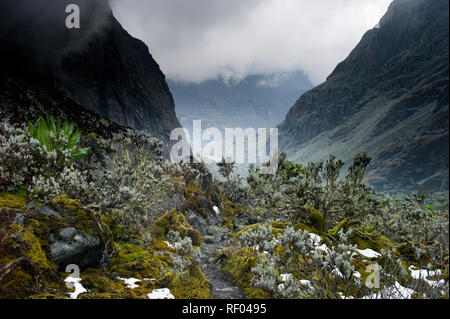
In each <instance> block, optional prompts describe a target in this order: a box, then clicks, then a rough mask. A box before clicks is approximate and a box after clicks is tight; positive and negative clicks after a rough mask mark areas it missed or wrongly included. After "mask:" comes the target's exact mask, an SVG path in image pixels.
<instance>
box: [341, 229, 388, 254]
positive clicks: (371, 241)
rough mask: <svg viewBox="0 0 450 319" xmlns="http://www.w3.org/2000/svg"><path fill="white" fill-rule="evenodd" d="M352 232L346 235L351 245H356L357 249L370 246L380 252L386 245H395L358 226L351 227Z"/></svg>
mask: <svg viewBox="0 0 450 319" xmlns="http://www.w3.org/2000/svg"><path fill="white" fill-rule="evenodd" d="M351 230H352V232H351V234H350V236H349V237H348V240H349V242H350V243H351V244H352V245H356V246H358V248H359V249H367V248H370V249H372V250H374V251H377V252H380V251H381V250H382V249H383V248H386V247H388V246H389V247H395V246H396V245H395V243H393V242H391V241H389V240H388V239H387V238H386V237H384V236H378V235H376V234H373V233H369V232H367V231H365V230H363V229H361V228H359V227H355V228H351Z"/></svg>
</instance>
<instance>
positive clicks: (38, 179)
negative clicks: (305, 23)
mask: <svg viewBox="0 0 450 319" xmlns="http://www.w3.org/2000/svg"><path fill="white" fill-rule="evenodd" d="M162 155H163V145H162V143H161V142H160V141H159V140H157V139H154V138H152V137H151V136H149V135H148V134H147V133H144V132H138V131H134V130H131V129H130V130H127V131H124V132H122V133H116V134H113V135H112V137H102V136H99V135H97V134H94V133H90V132H83V130H82V129H78V130H77V129H76V128H75V127H74V126H73V125H72V124H69V123H63V124H61V123H59V122H57V121H55V120H54V119H52V118H47V119H43V118H42V119H40V120H39V121H38V122H37V123H36V124H35V125H33V124H28V125H23V127H17V126H12V125H10V124H8V123H7V122H2V124H1V127H0V192H1V193H0V298H67V297H69V296H70V295H69V293H73V287H74V286H70V285H68V286H66V285H65V284H64V279H65V278H66V277H67V276H68V273H66V272H65V271H66V270H67V268H66V267H67V265H71V264H75V265H78V266H79V267H80V270H81V274H79V277H80V279H81V284H82V287H84V288H85V289H86V290H87V291H84V293H82V294H80V295H79V296H78V295H77V296H78V297H79V298H147V297H150V296H147V295H148V294H149V293H152V292H153V293H155V292H157V291H159V290H158V289H165V288H168V289H169V290H170V293H171V294H172V295H173V296H174V297H175V298H210V297H211V286H212V285H214V283H213V282H210V281H209V280H208V278H207V277H206V275H205V272H204V265H203V264H204V263H205V262H208V261H205V259H204V247H205V245H207V244H208V242H211V241H216V243H217V244H220V246H222V248H221V249H219V250H217V252H216V256H215V260H214V261H213V262H214V263H218V264H220V265H221V267H222V269H223V271H224V272H226V273H227V274H228V276H229V280H230V281H232V282H233V283H234V284H235V285H236V286H238V287H239V288H240V289H241V290H242V292H243V293H244V295H245V296H246V297H248V298H363V297H366V298H448V263H449V261H448V200H447V197H446V196H447V195H446V194H428V195H427V196H424V195H421V194H408V195H406V196H404V198H398V197H396V198H393V197H390V196H389V195H386V194H377V193H375V192H374V191H373V190H372V189H371V188H370V187H369V186H367V185H366V184H365V183H364V176H365V172H366V168H367V166H368V164H369V163H370V161H371V159H370V157H369V155H367V154H359V155H357V156H356V157H355V159H354V161H353V163H352V164H351V165H349V167H348V169H347V172H341V171H342V170H343V167H344V163H343V162H342V161H340V160H338V159H336V158H334V157H330V158H329V160H327V161H325V162H319V163H309V164H307V165H300V164H294V163H291V162H289V161H287V160H286V155H285V154H280V158H279V163H278V169H277V171H276V174H274V175H261V174H259V171H260V167H257V166H251V167H250V170H249V174H248V176H247V178H246V180H245V181H244V180H243V179H242V178H241V177H239V176H237V175H235V174H234V173H233V164H229V163H226V162H225V161H224V162H222V163H220V164H219V172H220V173H221V174H222V175H223V178H221V179H213V178H212V177H211V175H210V173H209V172H208V170H207V169H206V167H205V165H203V164H192V165H191V164H174V163H171V162H169V161H167V160H165V159H163V157H162ZM217 234H223V236H222V237H220V236H219V237H218V239H217ZM214 236H215V237H214ZM377 271H379V280H378V279H377V277H376V276H374V274H376V273H377ZM130 278H131V279H134V280H135V282H139V284H138V285H135V286H133V285H131V286H130V284H127V282H128V281H127V279H130ZM372 279H373V280H372ZM378 281H379V284H380V286H379V287H377V283H378ZM77 296H74V295H72V297H77Z"/></svg>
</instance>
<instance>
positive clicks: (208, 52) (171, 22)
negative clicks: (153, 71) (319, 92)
mask: <svg viewBox="0 0 450 319" xmlns="http://www.w3.org/2000/svg"><path fill="white" fill-rule="evenodd" d="M390 2H391V0H365V1H361V0H321V1H312V0H245V1H242V0H227V1H224V0H110V3H111V7H112V10H113V12H114V15H115V16H116V18H117V19H118V20H119V21H120V22H121V23H122V25H123V26H124V27H125V28H126V29H127V30H128V31H129V32H130V33H131V34H132V35H133V36H135V37H137V38H139V39H141V40H143V41H144V42H146V44H147V45H148V46H149V47H150V51H151V52H152V54H153V55H154V57H155V58H156V60H157V61H158V62H159V64H160V65H161V68H162V69H163V71H164V72H165V73H166V75H167V76H168V77H169V78H171V79H173V80H178V81H184V82H200V81H203V80H206V79H211V78H216V77H218V76H221V77H224V78H237V79H239V78H243V77H245V76H246V75H248V74H266V73H274V72H288V71H294V70H303V71H304V72H306V73H307V74H308V76H309V77H310V79H311V81H312V82H314V83H316V84H317V83H320V82H322V81H324V80H325V78H326V76H328V75H329V74H330V73H331V71H332V70H333V69H334V67H335V66H336V65H337V63H339V62H340V61H341V60H343V59H344V58H345V57H346V56H347V55H348V54H349V53H350V51H351V50H352V48H353V47H354V46H355V45H356V44H357V43H358V42H359V40H360V39H361V37H362V35H363V34H364V33H365V32H366V31H367V30H369V29H371V28H373V27H374V26H375V25H376V24H377V23H378V21H379V20H380V18H381V17H382V15H383V14H384V13H385V12H386V10H387V8H388V5H389V3H390Z"/></svg>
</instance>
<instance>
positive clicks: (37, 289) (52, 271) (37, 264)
mask: <svg viewBox="0 0 450 319" xmlns="http://www.w3.org/2000/svg"><path fill="white" fill-rule="evenodd" d="M17 214H19V211H14V210H6V209H4V210H3V212H2V214H1V216H0V269H8V271H7V272H2V271H0V299H4V298H30V297H31V296H33V295H42V294H55V293H56V294H59V295H61V296H62V297H64V294H65V286H64V285H63V278H62V277H61V276H60V275H59V274H58V272H57V271H56V266H55V265H54V264H53V263H52V262H51V261H50V260H49V259H48V258H47V255H46V253H45V250H44V248H43V245H42V244H41V242H40V239H39V238H38V237H37V236H36V235H35V233H34V232H33V229H32V228H31V227H30V226H27V225H24V224H18V223H16V218H15V217H16V216H17Z"/></svg>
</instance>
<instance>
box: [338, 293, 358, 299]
mask: <svg viewBox="0 0 450 319" xmlns="http://www.w3.org/2000/svg"><path fill="white" fill-rule="evenodd" d="M338 294H339V296H341V298H342V299H355V298H354V297H352V296H348V297H347V296H345V295H344V294H343V293H342V292H338Z"/></svg>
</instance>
